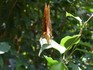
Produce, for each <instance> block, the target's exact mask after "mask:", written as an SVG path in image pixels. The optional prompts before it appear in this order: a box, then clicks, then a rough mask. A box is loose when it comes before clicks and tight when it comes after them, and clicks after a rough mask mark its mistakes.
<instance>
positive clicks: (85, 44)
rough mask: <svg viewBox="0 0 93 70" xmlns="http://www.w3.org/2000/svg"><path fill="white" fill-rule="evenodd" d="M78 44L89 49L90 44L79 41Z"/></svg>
mask: <svg viewBox="0 0 93 70" xmlns="http://www.w3.org/2000/svg"><path fill="white" fill-rule="evenodd" d="M79 44H81V45H83V46H87V47H91V44H90V43H89V42H83V41H80V42H79Z"/></svg>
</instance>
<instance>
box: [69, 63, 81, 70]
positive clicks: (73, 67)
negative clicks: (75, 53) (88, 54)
mask: <svg viewBox="0 0 93 70" xmlns="http://www.w3.org/2000/svg"><path fill="white" fill-rule="evenodd" d="M69 67H71V68H72V69H71V70H81V68H80V67H79V66H78V65H75V64H74V63H69Z"/></svg>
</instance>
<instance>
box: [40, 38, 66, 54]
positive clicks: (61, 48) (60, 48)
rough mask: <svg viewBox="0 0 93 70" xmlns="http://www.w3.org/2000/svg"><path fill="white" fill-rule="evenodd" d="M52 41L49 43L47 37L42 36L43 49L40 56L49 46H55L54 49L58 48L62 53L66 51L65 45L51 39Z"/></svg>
mask: <svg viewBox="0 0 93 70" xmlns="http://www.w3.org/2000/svg"><path fill="white" fill-rule="evenodd" d="M50 42H51V43H50V44H47V40H46V39H45V38H40V45H41V49H40V51H39V56H40V54H41V52H42V51H43V50H45V49H49V48H54V49H56V50H58V51H59V52H60V54H62V53H64V52H65V51H66V48H65V47H64V46H61V45H59V44H58V43H57V42H55V41H54V40H51V41H50Z"/></svg>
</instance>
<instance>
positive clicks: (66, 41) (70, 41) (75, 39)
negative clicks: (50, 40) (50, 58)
mask: <svg viewBox="0 0 93 70" xmlns="http://www.w3.org/2000/svg"><path fill="white" fill-rule="evenodd" d="M79 41H80V35H74V36H66V37H64V38H63V39H61V42H60V45H61V46H65V47H66V48H67V50H70V49H71V48H72V46H73V45H74V44H78V43H79Z"/></svg>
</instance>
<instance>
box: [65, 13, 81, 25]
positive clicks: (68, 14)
mask: <svg viewBox="0 0 93 70" xmlns="http://www.w3.org/2000/svg"><path fill="white" fill-rule="evenodd" d="M68 16H70V17H73V18H75V19H76V20H78V21H79V23H80V24H82V20H81V19H80V17H75V16H73V15H72V14H70V13H68V12H66V17H68Z"/></svg>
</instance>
